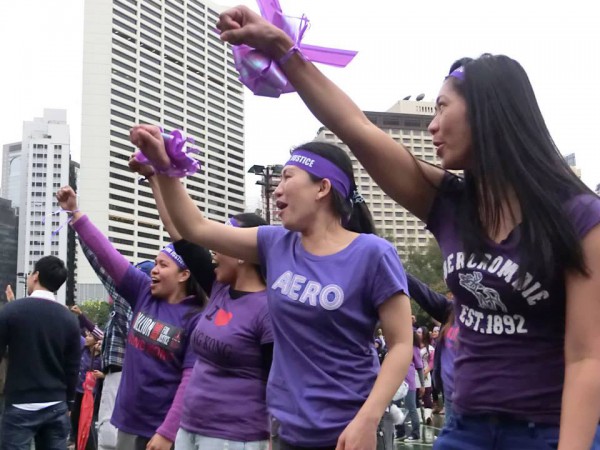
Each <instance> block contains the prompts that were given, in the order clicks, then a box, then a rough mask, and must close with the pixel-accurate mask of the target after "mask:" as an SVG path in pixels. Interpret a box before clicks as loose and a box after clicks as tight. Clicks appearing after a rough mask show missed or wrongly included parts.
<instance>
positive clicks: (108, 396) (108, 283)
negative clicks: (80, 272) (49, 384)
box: [75, 237, 154, 450]
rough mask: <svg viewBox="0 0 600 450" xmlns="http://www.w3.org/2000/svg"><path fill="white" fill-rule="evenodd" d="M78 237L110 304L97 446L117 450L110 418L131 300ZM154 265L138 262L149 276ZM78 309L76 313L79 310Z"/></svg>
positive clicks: (84, 322) (81, 319)
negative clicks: (126, 297)
mask: <svg viewBox="0 0 600 450" xmlns="http://www.w3.org/2000/svg"><path fill="white" fill-rule="evenodd" d="M78 239H79V244H80V246H81V250H82V251H83V254H84V255H85V257H86V259H87V260H88V262H89V263H90V266H91V267H92V269H94V272H95V273H96V276H97V277H98V279H99V280H100V281H101V282H102V285H103V286H104V289H105V290H106V292H107V294H108V299H109V303H110V305H111V307H110V316H109V319H108V323H107V324H106V327H105V330H104V337H103V339H102V368H103V373H104V380H103V385H102V394H101V396H100V405H99V410H98V450H115V448H116V445H117V428H116V427H115V426H114V425H113V424H111V423H110V419H111V417H112V414H113V410H114V408H115V401H116V398H117V391H118V389H119V385H120V383H121V375H122V371H123V360H124V358H125V348H126V345H127V334H128V333H129V325H130V323H131V316H132V311H131V306H129V303H127V301H126V300H125V299H124V298H123V297H121V295H119V293H118V292H117V289H116V287H115V283H114V281H113V279H112V278H111V277H110V275H109V274H108V273H107V272H106V270H105V269H104V268H103V267H102V265H101V264H100V262H99V261H98V258H96V255H95V254H94V253H93V252H92V251H91V250H90V248H89V247H88V246H87V245H85V242H83V240H82V239H81V238H80V237H78ZM153 267H154V263H153V262H152V261H147V260H146V261H141V262H140V263H138V264H136V265H135V268H136V269H139V270H140V271H142V272H143V273H144V274H146V275H147V276H148V277H149V276H150V272H151V270H152V268H153ZM75 312H76V313H77V311H75ZM78 318H79V323H80V324H81V326H83V327H84V328H85V329H87V330H88V331H90V332H94V330H97V329H98V327H97V326H96V324H94V323H93V322H91V321H90V320H89V319H88V318H87V317H86V316H85V315H84V314H81V315H79V316H78Z"/></svg>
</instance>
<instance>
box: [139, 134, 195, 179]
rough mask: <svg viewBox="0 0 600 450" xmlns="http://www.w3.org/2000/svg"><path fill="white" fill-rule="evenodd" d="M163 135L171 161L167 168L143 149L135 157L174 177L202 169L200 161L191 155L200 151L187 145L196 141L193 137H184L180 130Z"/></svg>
mask: <svg viewBox="0 0 600 450" xmlns="http://www.w3.org/2000/svg"><path fill="white" fill-rule="evenodd" d="M162 137H163V140H164V142H165V149H166V150H167V155H168V156H169V161H170V162H171V164H170V166H169V167H168V168H167V169H161V168H158V167H156V165H154V163H153V162H152V161H150V160H149V159H148V158H146V156H145V155H144V154H143V152H142V151H141V150H138V151H137V152H136V153H135V159H136V160H137V161H138V162H140V163H141V164H147V165H150V166H152V167H153V168H154V171H155V172H156V173H158V174H161V175H166V176H168V177H173V178H183V177H188V176H190V175H193V174H195V173H196V172H197V171H198V170H200V167H201V165H200V162H199V161H198V160H196V159H195V158H194V157H193V156H192V155H191V154H192V153H198V150H197V149H195V148H191V147H189V146H187V144H188V143H190V144H192V143H193V142H194V140H193V139H192V138H184V137H183V133H182V132H181V131H180V130H174V131H171V134H166V133H162Z"/></svg>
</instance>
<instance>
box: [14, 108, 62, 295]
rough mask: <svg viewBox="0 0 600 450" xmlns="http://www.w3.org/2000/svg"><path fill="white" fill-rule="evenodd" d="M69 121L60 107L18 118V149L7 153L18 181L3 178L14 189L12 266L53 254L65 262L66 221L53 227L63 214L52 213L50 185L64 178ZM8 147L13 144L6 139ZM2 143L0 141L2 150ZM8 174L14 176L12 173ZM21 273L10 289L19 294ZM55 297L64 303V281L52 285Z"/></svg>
mask: <svg viewBox="0 0 600 450" xmlns="http://www.w3.org/2000/svg"><path fill="white" fill-rule="evenodd" d="M69 142H70V135H69V125H67V112H66V111H65V110H62V109H45V110H44V116H43V117H38V118H35V119H33V121H27V122H23V140H22V141H21V150H20V151H21V154H20V155H17V154H16V153H13V154H12V156H11V158H14V159H13V167H12V168H14V167H15V166H14V163H15V162H17V161H16V160H17V159H19V161H18V167H19V177H18V180H19V182H18V186H17V185H16V184H14V183H12V184H9V186H10V187H9V191H8V192H7V196H8V197H10V196H11V194H12V192H11V190H12V189H16V191H17V192H18V195H19V202H18V207H19V250H18V258H17V271H18V272H20V273H23V274H27V273H29V272H31V270H32V269H33V267H34V264H35V263H36V262H37V261H38V260H39V259H40V258H41V257H42V256H47V255H54V256H57V257H59V258H60V259H62V260H63V261H64V262H65V264H67V234H68V227H63V228H62V229H60V231H58V232H56V230H57V229H58V228H59V227H60V224H61V223H63V222H64V221H66V220H67V216H66V214H65V213H61V214H55V215H53V214H52V213H53V212H55V211H56V210H57V209H58V204H57V202H56V197H55V194H56V191H57V190H58V189H59V188H60V187H61V186H64V185H67V184H69V150H70V144H69ZM11 147H12V148H13V149H15V148H16V146H15V144H11ZM7 148H8V146H5V151H7V150H6V149H7ZM9 178H10V179H12V181H14V179H13V178H14V177H10V174H9ZM23 281H24V278H23V277H21V279H20V282H19V283H17V284H18V286H17V292H16V295H17V296H19V297H21V296H24V295H25V284H24V283H23ZM57 296H58V300H59V301H60V302H61V303H65V300H66V285H63V286H62V287H61V289H60V290H59V291H58V294H57Z"/></svg>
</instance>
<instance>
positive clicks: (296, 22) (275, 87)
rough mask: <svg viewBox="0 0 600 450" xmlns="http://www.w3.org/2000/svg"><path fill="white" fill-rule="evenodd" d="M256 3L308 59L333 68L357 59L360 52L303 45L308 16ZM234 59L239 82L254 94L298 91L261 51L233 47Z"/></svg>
mask: <svg viewBox="0 0 600 450" xmlns="http://www.w3.org/2000/svg"><path fill="white" fill-rule="evenodd" d="M257 3H258V7H259V9H260V14H261V15H262V17H263V18H264V19H266V20H268V21H269V22H270V23H272V24H273V25H275V26H276V27H278V28H281V29H282V30H283V31H285V33H286V34H287V35H288V36H289V37H290V38H292V40H293V41H294V45H295V46H296V47H297V48H298V51H299V52H300V53H301V54H302V55H303V56H304V58H306V59H307V60H309V61H312V62H317V63H322V64H328V65H330V66H336V67H346V66H347V65H348V63H350V61H352V59H353V58H354V56H356V53H357V52H356V51H354V50H342V49H338V48H328V47H320V46H316V45H308V44H302V43H301V41H302V38H303V36H304V32H305V31H306V29H307V28H308V24H309V21H308V19H307V18H306V16H304V15H303V16H302V17H290V16H285V15H284V14H283V12H282V10H281V5H280V4H279V0H257ZM233 60H234V62H235V67H236V69H237V71H238V72H239V74H240V76H239V80H240V81H241V82H242V83H243V84H244V85H245V86H246V87H247V88H248V89H250V90H251V91H252V92H253V93H254V94H255V95H261V96H264V97H275V98H276V97H279V96H280V95H281V94H285V93H288V92H294V91H295V89H294V87H293V86H292V85H291V83H290V82H289V81H288V79H287V77H286V76H285V74H284V73H283V70H281V68H280V67H279V65H278V64H277V62H276V61H274V60H273V59H271V58H270V57H268V56H266V55H265V54H264V53H261V52H260V51H259V50H256V49H253V48H251V47H248V46H246V45H234V46H233Z"/></svg>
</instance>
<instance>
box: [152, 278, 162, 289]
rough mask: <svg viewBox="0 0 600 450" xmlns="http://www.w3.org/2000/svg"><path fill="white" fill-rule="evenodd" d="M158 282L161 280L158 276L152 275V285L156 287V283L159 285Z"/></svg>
mask: <svg viewBox="0 0 600 450" xmlns="http://www.w3.org/2000/svg"><path fill="white" fill-rule="evenodd" d="M158 283H160V280H159V279H158V278H156V277H151V278H150V286H152V287H154V286H156V285H158Z"/></svg>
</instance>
